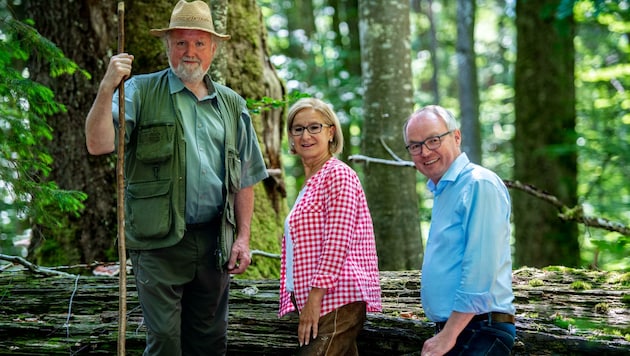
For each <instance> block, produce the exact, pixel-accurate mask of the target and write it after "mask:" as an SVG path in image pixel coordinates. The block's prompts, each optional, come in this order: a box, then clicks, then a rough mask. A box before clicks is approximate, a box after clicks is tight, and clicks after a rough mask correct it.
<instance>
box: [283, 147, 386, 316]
mask: <svg viewBox="0 0 630 356" xmlns="http://www.w3.org/2000/svg"><path fill="white" fill-rule="evenodd" d="M305 189H306V190H305V192H304V195H303V196H302V198H301V199H300V200H299V202H298V204H297V205H296V206H295V207H294V208H293V210H292V212H291V214H290V216H289V217H288V219H289V221H288V223H289V229H290V232H291V238H292V241H293V282H294V293H295V299H296V302H297V305H298V308H299V309H302V308H303V307H304V304H306V299H307V298H308V293H309V291H310V290H311V288H327V289H328V290H327V292H326V295H325V296H324V299H323V300H322V307H321V313H320V316H323V315H325V314H327V313H329V312H331V311H333V310H334V309H337V308H339V307H341V306H343V305H345V304H348V303H351V302H355V301H365V302H366V303H367V311H368V312H378V311H381V310H382V306H381V287H380V283H379V271H378V258H377V255H376V243H375V241H374V230H373V227H372V217H371V216H370V211H369V210H368V205H367V201H366V199H365V193H364V192H363V188H362V187H361V182H360V181H359V178H358V177H357V175H356V173H355V172H354V171H353V170H352V169H351V168H350V167H349V166H348V165H346V164H345V163H343V162H341V161H340V160H338V159H336V158H334V157H333V158H331V159H329V160H328V161H327V162H326V163H325V164H324V166H323V167H322V168H321V169H320V170H319V171H318V172H317V173H315V175H314V176H312V177H311V178H310V179H309V180H308V181H307V182H306V187H305ZM282 241H283V243H282V264H281V269H280V310H279V313H278V314H279V316H283V315H285V314H286V313H288V312H291V311H293V310H294V307H293V305H292V303H291V300H290V293H289V292H288V291H287V290H286V246H285V244H284V239H283V240H282Z"/></svg>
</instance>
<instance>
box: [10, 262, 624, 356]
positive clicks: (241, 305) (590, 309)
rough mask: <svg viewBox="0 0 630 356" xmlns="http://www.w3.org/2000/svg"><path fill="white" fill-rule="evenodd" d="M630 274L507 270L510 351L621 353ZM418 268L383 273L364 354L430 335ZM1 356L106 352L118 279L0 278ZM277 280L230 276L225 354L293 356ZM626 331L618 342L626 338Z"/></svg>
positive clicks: (292, 322)
mask: <svg viewBox="0 0 630 356" xmlns="http://www.w3.org/2000/svg"><path fill="white" fill-rule="evenodd" d="M629 278H630V276H629V275H628V274H625V275H622V274H617V273H611V272H594V271H587V270H569V269H564V268H551V269H547V270H540V269H534V268H523V269H520V270H516V271H514V283H513V285H514V291H515V296H516V306H517V324H516V326H517V343H516V346H515V347H514V353H513V354H514V355H593V354H599V355H626V354H627V351H628V350H629V349H630V342H629V341H628V340H627V339H629V338H630V336H628V335H629V334H630V310H629V304H628V303H629V302H628V296H629V295H630V283H629V282H628V280H629ZM128 280H129V281H130V282H129V285H128V287H127V293H128V297H127V301H128V307H127V310H128V311H129V312H128V323H127V327H128V329H127V335H126V344H127V353H128V354H129V355H140V354H141V351H142V349H143V347H144V337H145V327H144V325H143V324H142V314H141V311H140V308H139V306H138V301H137V297H136V290H135V285H134V284H133V278H129V279H128ZM419 281H420V272H419V271H405V272H381V287H382V290H383V294H382V296H383V302H384V311H383V313H379V314H370V315H368V321H367V323H366V325H365V327H364V330H363V331H362V332H361V334H360V336H359V340H358V343H359V352H360V354H361V355H374V356H377V355H378V356H382V355H420V350H421V348H422V343H423V342H424V340H426V339H427V338H429V337H431V336H432V334H433V324H432V323H430V322H428V321H427V320H426V319H425V317H424V313H423V311H422V307H421V305H420V296H419V294H420V283H419ZM0 286H2V287H0V300H1V303H0V355H5V354H11V355H68V354H69V353H70V354H79V355H81V354H84V355H99V354H100V355H111V354H114V352H115V350H116V340H117V335H116V333H117V305H118V285H117V278H112V277H95V276H81V277H78V278H77V277H76V276H72V275H69V276H65V277H63V276H59V277H55V276H53V277H50V276H48V277H42V276H40V275H35V274H33V273H30V272H27V271H25V270H24V269H6V270H5V271H4V272H2V273H0ZM278 289H279V288H278V281H277V280H232V284H231V291H230V298H231V299H230V316H229V320H230V327H229V332H228V337H229V342H228V343H229V348H228V353H229V354H230V355H252V354H256V355H291V354H293V353H294V351H295V346H296V342H297V338H296V335H297V324H296V319H290V318H283V319H278V318H277V310H278ZM624 334H625V338H626V339H624V338H623V335H624Z"/></svg>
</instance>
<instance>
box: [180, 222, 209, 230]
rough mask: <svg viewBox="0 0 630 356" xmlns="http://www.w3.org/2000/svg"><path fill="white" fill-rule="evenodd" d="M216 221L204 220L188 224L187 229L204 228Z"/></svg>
mask: <svg viewBox="0 0 630 356" xmlns="http://www.w3.org/2000/svg"><path fill="white" fill-rule="evenodd" d="M213 223H214V222H212V221H209V222H204V223H196V224H186V231H194V230H204V229H206V228H207V227H209V226H211V225H212V224H213Z"/></svg>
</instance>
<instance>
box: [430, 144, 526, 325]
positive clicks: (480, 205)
mask: <svg viewBox="0 0 630 356" xmlns="http://www.w3.org/2000/svg"><path fill="white" fill-rule="evenodd" d="M427 186H428V188H429V190H430V191H431V192H432V193H433V195H434V198H433V199H434V201H433V210H432V217H431V228H430V230H429V237H428V240H427V246H426V248H425V254H424V262H423V264H422V281H421V282H422V283H421V298H422V307H423V309H424V312H425V313H426V315H427V317H428V318H429V320H431V321H434V322H443V321H446V320H447V319H448V318H449V316H450V315H451V312H453V311H457V312H462V313H475V314H483V313H487V312H503V313H509V314H514V313H515V308H514V305H513V301H514V294H513V293H512V257H511V247H510V237H511V234H510V211H511V203H510V195H509V193H508V190H507V188H506V187H505V185H504V184H503V181H502V180H501V179H500V178H499V177H498V176H497V175H496V174H495V173H494V172H492V171H490V170H488V169H486V168H484V167H481V166H479V165H476V164H474V163H471V162H470V160H469V159H468V156H467V155H466V154H465V153H462V154H461V155H460V156H459V157H457V159H456V160H455V161H454V162H453V163H452V164H451V166H450V167H449V169H448V170H447V171H446V173H445V174H444V176H443V177H442V178H441V179H440V181H439V182H438V184H437V185H436V184H434V183H433V181H431V180H429V182H428V183H427Z"/></svg>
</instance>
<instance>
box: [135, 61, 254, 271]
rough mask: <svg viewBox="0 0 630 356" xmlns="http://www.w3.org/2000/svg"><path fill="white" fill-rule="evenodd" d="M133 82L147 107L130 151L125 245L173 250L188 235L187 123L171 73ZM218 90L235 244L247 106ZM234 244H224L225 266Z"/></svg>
mask: <svg viewBox="0 0 630 356" xmlns="http://www.w3.org/2000/svg"><path fill="white" fill-rule="evenodd" d="M134 80H135V84H136V86H137V88H138V94H139V95H140V102H141V103H142V104H141V108H140V112H138V114H137V120H136V125H135V129H134V130H133V131H132V132H131V133H127V134H128V135H129V136H128V137H129V139H128V140H129V142H128V144H127V146H126V147H125V243H126V247H127V248H129V249H134V250H148V249H156V248H162V247H168V246H173V245H175V244H176V243H177V242H179V241H180V240H181V239H182V237H183V236H184V230H185V228H186V221H185V215H184V210H185V205H186V141H185V139H184V129H183V127H182V122H183V121H182V119H181V117H180V116H179V115H180V114H179V111H178V110H175V107H176V106H175V103H174V98H173V96H171V95H170V92H169V85H168V69H167V70H163V71H160V72H156V73H151V74H145V75H138V76H136V77H135V78H134ZM213 85H214V88H215V90H216V92H217V97H218V103H219V111H220V112H221V113H222V115H221V116H222V118H223V120H224V125H225V133H226V137H225V142H226V149H225V151H226V155H225V156H226V161H225V164H226V166H225V171H226V177H225V180H224V184H223V186H224V187H223V196H224V200H225V201H226V204H225V209H224V214H223V215H224V219H222V220H226V219H225V218H227V220H228V222H229V223H230V225H231V228H230V226H228V227H223V228H222V229H221V230H222V232H221V235H222V237H224V239H222V240H225V236H224V235H226V234H231V235H232V236H229V237H231V239H233V234H234V233H235V230H236V220H235V217H234V206H233V202H234V194H235V193H236V192H237V191H238V190H239V189H240V172H241V167H240V159H239V156H238V149H237V148H236V144H235V141H236V135H237V132H236V131H237V129H236V128H237V122H238V119H239V118H240V115H241V111H242V108H243V107H244V105H245V101H244V99H243V98H241V97H240V96H239V95H238V94H236V93H235V92H234V91H233V90H231V89H230V88H228V87H225V86H222V85H219V84H216V83H213ZM230 128H232V129H230ZM226 230H227V231H226ZM231 241H232V240H229V241H227V242H224V241H220V242H224V243H223V245H225V246H223V248H222V249H221V250H222V251H223V255H225V256H226V257H225V256H222V257H223V260H225V261H227V259H226V258H229V250H230V249H231ZM228 245H229V246H228ZM226 250H227V253H226ZM223 260H222V261H221V265H223V263H224V262H223Z"/></svg>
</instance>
